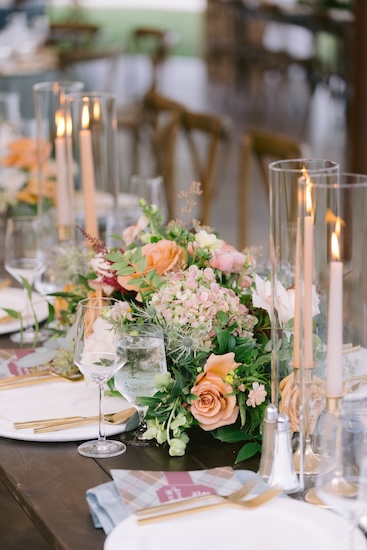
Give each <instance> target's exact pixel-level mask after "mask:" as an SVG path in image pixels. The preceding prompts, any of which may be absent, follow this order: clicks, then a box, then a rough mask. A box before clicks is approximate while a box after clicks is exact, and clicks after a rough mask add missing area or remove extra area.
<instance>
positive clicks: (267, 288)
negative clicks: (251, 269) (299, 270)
mask: <svg viewBox="0 0 367 550" xmlns="http://www.w3.org/2000/svg"><path fill="white" fill-rule="evenodd" d="M255 287H256V290H253V291H252V302H253V305H254V306H255V307H261V308H262V309H265V310H266V311H267V312H268V313H269V315H270V313H271V283H270V281H264V280H263V279H262V278H261V277H259V276H258V275H256V276H255ZM274 300H275V303H274V307H275V309H276V310H277V313H278V316H279V323H280V325H281V326H282V327H284V326H286V324H287V323H288V322H289V321H290V320H291V319H293V318H294V301H295V290H294V288H289V289H288V290H286V289H285V288H284V286H283V285H282V284H281V283H280V282H279V281H277V282H276V286H275V297H274ZM318 304H319V297H318V295H317V293H316V287H315V285H312V317H314V316H315V315H317V314H318V313H320V310H319V305H318Z"/></svg>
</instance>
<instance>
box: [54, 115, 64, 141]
mask: <svg viewBox="0 0 367 550" xmlns="http://www.w3.org/2000/svg"><path fill="white" fill-rule="evenodd" d="M55 118H56V119H57V120H56V136H57V137H63V136H64V135H65V118H64V117H63V116H62V115H60V113H59V114H57V113H56V116H55Z"/></svg>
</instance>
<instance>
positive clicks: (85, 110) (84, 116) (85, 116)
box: [82, 103, 89, 129]
mask: <svg viewBox="0 0 367 550" xmlns="http://www.w3.org/2000/svg"><path fill="white" fill-rule="evenodd" d="M82 128H84V129H86V128H89V109H88V105H87V104H86V103H84V105H83V110H82Z"/></svg>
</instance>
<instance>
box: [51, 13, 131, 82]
mask: <svg viewBox="0 0 367 550" xmlns="http://www.w3.org/2000/svg"><path fill="white" fill-rule="evenodd" d="M47 45H49V46H52V47H53V48H54V49H55V50H56V51H57V55H58V60H59V69H60V71H61V73H62V74H64V77H65V78H68V79H80V74H81V75H82V76H84V75H83V72H84V74H85V78H84V80H85V82H86V86H87V88H93V89H95V90H97V89H98V91H113V90H114V89H115V84H116V78H117V67H118V58H119V56H120V54H121V53H122V45H121V44H120V43H117V42H115V43H108V42H106V41H105V39H104V37H103V33H102V31H101V28H100V26H99V25H96V24H92V23H89V22H86V21H74V20H70V21H69V20H68V21H58V22H54V23H51V24H50V26H49V35H48V38H47ZM95 61H103V67H104V71H103V74H104V77H103V79H99V82H98V83H96V82H95V80H94V79H93V81H91V77H90V74H89V72H88V70H87V71H82V70H81V71H80V70H78V72H77V73H76V69H77V66H78V69H80V65H81V64H84V63H90V62H95ZM88 80H89V81H90V82H89V81H88Z"/></svg>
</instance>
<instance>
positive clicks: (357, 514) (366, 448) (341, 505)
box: [316, 408, 367, 550]
mask: <svg viewBox="0 0 367 550" xmlns="http://www.w3.org/2000/svg"><path fill="white" fill-rule="evenodd" d="M366 420H367V417H366V411H365V410H363V408H359V409H357V410H353V409H352V410H349V411H348V410H344V412H342V411H340V412H338V411H328V412H327V413H326V415H325V417H324V419H323V429H322V434H321V459H320V464H319V472H318V475H317V479H316V493H317V496H318V497H319V499H320V501H321V503H323V504H324V505H326V506H327V507H329V508H330V509H331V510H333V511H334V512H336V513H337V514H339V515H341V516H343V517H345V518H346V519H347V520H348V527H347V535H348V545H346V546H345V547H346V548H348V550H353V549H354V534H355V529H356V526H357V525H358V523H359V521H360V520H361V518H362V516H363V515H364V514H365V513H366V510H367V439H366V436H367V432H366Z"/></svg>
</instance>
